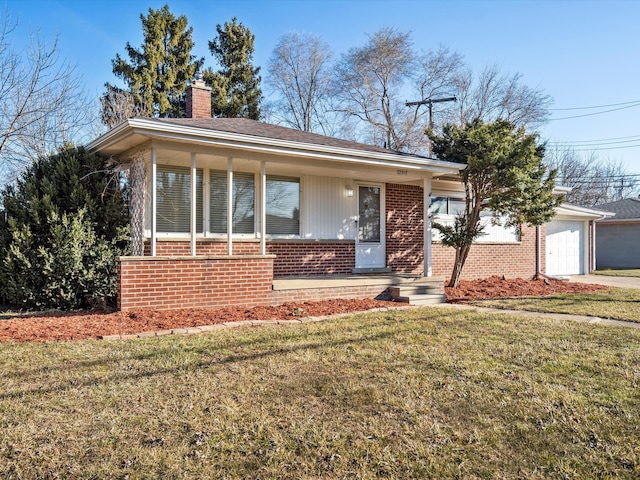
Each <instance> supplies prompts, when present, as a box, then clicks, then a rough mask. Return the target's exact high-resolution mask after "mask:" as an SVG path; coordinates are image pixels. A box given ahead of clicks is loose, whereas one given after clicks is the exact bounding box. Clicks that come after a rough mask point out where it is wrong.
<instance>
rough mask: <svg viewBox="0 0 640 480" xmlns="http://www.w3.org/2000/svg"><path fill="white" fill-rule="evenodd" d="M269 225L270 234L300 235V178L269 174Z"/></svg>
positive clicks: (267, 228) (267, 227)
mask: <svg viewBox="0 0 640 480" xmlns="http://www.w3.org/2000/svg"><path fill="white" fill-rule="evenodd" d="M266 203H267V211H266V214H267V225H266V231H267V233H268V234H270V235H300V179H299V178H291V177H278V176H274V175H268V176H267V191H266Z"/></svg>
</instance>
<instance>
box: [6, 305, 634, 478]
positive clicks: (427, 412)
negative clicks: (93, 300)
mask: <svg viewBox="0 0 640 480" xmlns="http://www.w3.org/2000/svg"><path fill="white" fill-rule="evenodd" d="M639 387H640V332H637V331H635V330H631V329H621V328H616V327H600V326H593V325H584V324H578V323H571V322H561V321H547V320H541V319H536V318H535V317H530V318H524V317H515V316H508V315H486V314H482V313H478V312H469V311H460V310H450V309H412V310H403V311H390V312H377V313H370V314H367V315H359V316H354V317H347V318H342V319H338V320H332V321H327V322H322V323H307V324H302V325H297V326H288V327H268V328H252V329H240V330H231V331H219V332H216V333H211V334H201V335H196V336H182V337H180V336H175V337H157V338H154V339H144V340H138V341H130V342H107V341H82V342H69V343H44V344H28V343H23V344H11V343H9V344H2V345H0V477H2V478H20V479H34V478H38V479H41V478H42V479H45V478H122V479H124V478H129V479H139V478H229V479H235V478H248V479H257V478H283V479H294V478H296V479H297V478H300V479H311V478H361V479H370V478H379V477H382V478H421V479H423V478H531V479H538V478H612V477H616V478H638V476H639V475H640V428H638V416H639V415H640V394H639V393H638V392H639V391H640V390H639Z"/></svg>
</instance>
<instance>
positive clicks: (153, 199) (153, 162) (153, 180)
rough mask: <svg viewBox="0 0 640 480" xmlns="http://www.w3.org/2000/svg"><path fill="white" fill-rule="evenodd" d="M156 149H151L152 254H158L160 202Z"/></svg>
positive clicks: (153, 255)
mask: <svg viewBox="0 0 640 480" xmlns="http://www.w3.org/2000/svg"><path fill="white" fill-rule="evenodd" d="M156 165H157V161H156V149H155V148H152V149H151V256H152V257H155V256H156V224H157V221H156V214H157V211H156V206H157V204H158V195H157V191H156V188H157V185H156V184H157V180H156Z"/></svg>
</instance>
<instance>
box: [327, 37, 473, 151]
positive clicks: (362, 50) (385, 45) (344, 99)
mask: <svg viewBox="0 0 640 480" xmlns="http://www.w3.org/2000/svg"><path fill="white" fill-rule="evenodd" d="M461 66H462V61H461V57H460V56H459V55H458V54H455V53H451V52H449V51H448V50H447V49H446V48H443V47H440V49H439V50H437V51H434V52H427V53H424V52H417V51H416V50H415V49H414V47H413V44H412V41H411V38H410V34H409V33H408V32H401V31H398V30H396V29H393V28H385V29H382V30H379V31H378V32H376V33H374V34H373V35H371V36H370V37H369V41H368V42H367V44H365V45H364V46H363V47H358V48H352V49H351V50H349V52H348V53H347V54H346V55H343V57H342V59H341V60H340V62H339V63H338V66H337V68H336V82H335V92H336V96H337V98H338V99H339V101H340V102H341V105H342V109H341V110H342V112H343V113H344V114H345V115H346V116H347V117H351V118H355V119H357V121H358V123H359V129H358V136H359V137H361V139H362V140H364V141H369V142H371V143H374V144H378V145H381V146H386V147H388V148H390V149H393V150H399V151H409V152H422V151H425V150H426V149H427V148H428V145H429V139H428V138H427V137H426V135H425V134H424V132H425V129H426V128H427V127H428V119H427V115H428V113H427V110H426V109H425V108H424V107H422V108H421V107H420V106H415V107H414V108H407V107H406V106H405V102H406V100H407V96H411V97H417V99H420V100H422V99H424V98H429V97H433V96H437V95H446V94H451V93H452V92H453V91H454V86H455V81H454V80H455V79H456V78H457V72H458V70H459V69H460V68H461Z"/></svg>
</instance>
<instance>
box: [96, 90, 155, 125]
mask: <svg viewBox="0 0 640 480" xmlns="http://www.w3.org/2000/svg"><path fill="white" fill-rule="evenodd" d="M105 87H106V89H107V91H106V92H105V93H104V95H102V97H100V104H101V106H102V123H104V124H105V125H106V126H107V127H109V128H113V127H115V126H116V125H119V124H120V123H122V122H124V121H125V120H126V119H127V118H131V117H146V116H148V115H147V112H146V111H145V110H144V109H142V108H140V106H139V105H136V101H135V99H134V98H133V94H132V93H131V92H129V91H127V90H123V89H121V88H118V87H114V86H113V85H111V84H109V83H106V84H105Z"/></svg>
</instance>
